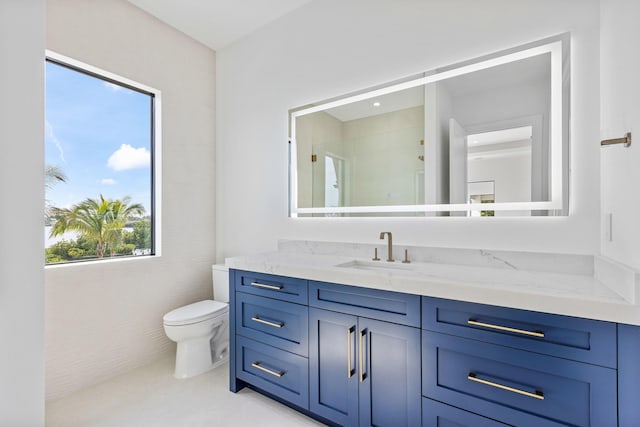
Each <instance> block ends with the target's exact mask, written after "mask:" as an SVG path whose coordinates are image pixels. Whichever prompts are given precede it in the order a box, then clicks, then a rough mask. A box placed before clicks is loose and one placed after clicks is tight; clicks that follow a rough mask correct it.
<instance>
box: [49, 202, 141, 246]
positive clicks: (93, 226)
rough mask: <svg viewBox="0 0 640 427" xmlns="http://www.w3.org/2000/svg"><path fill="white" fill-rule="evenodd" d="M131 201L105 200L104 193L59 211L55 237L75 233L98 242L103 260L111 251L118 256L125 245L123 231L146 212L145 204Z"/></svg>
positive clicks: (54, 229) (56, 210)
mask: <svg viewBox="0 0 640 427" xmlns="http://www.w3.org/2000/svg"><path fill="white" fill-rule="evenodd" d="M130 201H131V198H130V197H124V198H123V199H121V200H120V199H116V200H111V199H105V198H104V197H103V196H102V194H101V195H100V198H99V199H91V198H87V199H85V200H83V201H82V202H80V203H77V204H75V205H73V206H72V207H70V208H69V209H62V208H55V209H53V217H54V219H55V222H54V223H53V225H52V227H51V237H55V236H59V235H61V234H64V233H66V232H67V231H69V230H74V231H77V232H79V233H80V234H81V235H82V236H84V237H87V238H89V239H92V240H94V241H95V242H96V247H95V251H96V256H97V257H98V258H103V257H104V256H105V254H106V252H107V250H109V254H110V255H111V256H114V255H116V248H117V247H118V246H120V245H121V244H122V239H123V237H124V236H123V231H122V229H123V228H124V226H125V225H126V223H127V221H128V220H129V218H130V217H132V216H134V215H142V214H143V213H144V207H143V206H142V205H141V204H139V203H135V204H130Z"/></svg>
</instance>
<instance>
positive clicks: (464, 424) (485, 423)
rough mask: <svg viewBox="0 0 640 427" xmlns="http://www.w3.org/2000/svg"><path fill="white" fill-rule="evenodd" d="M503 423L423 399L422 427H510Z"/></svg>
mask: <svg viewBox="0 0 640 427" xmlns="http://www.w3.org/2000/svg"><path fill="white" fill-rule="evenodd" d="M508 426H511V424H505V423H501V422H499V421H496V420H492V419H490V418H487V417H483V416H480V415H477V414H474V413H471V412H468V411H463V410H462V409H459V408H456V407H455V406H450V405H445V404H444V403H441V402H438V401H436V400H432V399H427V398H426V397H423V398H422V427H508Z"/></svg>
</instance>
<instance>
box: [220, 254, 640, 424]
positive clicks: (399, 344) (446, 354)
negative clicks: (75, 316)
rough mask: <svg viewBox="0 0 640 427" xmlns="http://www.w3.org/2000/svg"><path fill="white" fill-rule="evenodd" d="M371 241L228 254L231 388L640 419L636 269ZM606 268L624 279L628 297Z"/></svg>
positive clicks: (328, 412) (417, 418) (358, 406)
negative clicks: (383, 257)
mask: <svg viewBox="0 0 640 427" xmlns="http://www.w3.org/2000/svg"><path fill="white" fill-rule="evenodd" d="M370 249H371V248H370V247H368V245H340V244H329V243H327V244H321V243H314V244H309V243H308V242H307V243H305V242H284V243H282V244H281V248H280V250H279V251H278V252H274V253H270V254H263V255H255V256H248V257H237V258H231V259H228V260H227V266H229V267H230V273H229V274H230V310H231V315H230V322H231V325H230V334H231V337H230V339H231V343H230V345H231V349H232V350H231V351H232V353H231V366H230V379H231V382H230V387H231V391H233V392H236V391H238V390H240V389H241V388H243V387H245V386H248V387H251V388H253V389H255V390H258V391H260V392H262V393H264V394H266V395H269V396H271V397H273V398H275V399H278V400H280V401H281V402H284V403H285V404H287V405H289V406H291V407H294V408H296V409H298V410H299V411H301V412H304V413H305V414H307V415H310V416H313V417H315V418H317V419H319V420H321V421H323V422H325V423H333V424H337V425H347V426H356V425H365V426H370V425H381V426H383V425H391V426H401V425H407V426H419V425H423V426H441V425H465V426H503V425H517V426H618V425H619V426H633V425H637V422H638V419H640V411H639V410H638V409H637V407H636V404H635V403H634V402H635V401H636V400H637V396H638V395H639V393H640V386H639V385H638V384H639V382H640V363H638V362H637V360H638V359H637V354H638V351H640V327H638V326H634V325H638V324H640V317H639V316H638V307H637V305H636V304H635V299H633V296H634V295H635V293H634V291H635V288H634V287H635V286H636V285H637V282H638V280H637V273H636V272H633V271H625V270H624V268H623V267H620V266H614V267H615V268H618V270H615V268H614V267H612V266H611V265H608V266H605V265H600V264H599V263H600V262H602V260H598V261H595V260H594V258H593V257H586V256H573V255H558V254H522V253H506V252H505V253H497V252H491V253H490V252H486V251H472V250H453V249H433V248H415V247H414V248H408V252H409V254H414V261H413V262H412V263H407V264H403V263H401V262H399V261H396V262H395V263H386V262H385V261H369V260H370V258H371V257H369V258H368V259H367V258H366V257H365V256H364V253H368V252H369V251H370ZM372 252H373V251H371V253H372ZM549 257H553V258H555V261H556V262H554V263H549V260H550V258H549ZM416 258H417V259H418V260H415V259H416ZM454 260H455V261H456V262H455V263H454V262H452V261H454ZM558 261H559V262H558ZM590 264H591V265H590ZM594 265H595V269H594ZM545 266H546V267H545ZM596 277H598V279H596ZM609 281H612V282H615V281H618V282H620V281H621V282H625V281H626V282H628V283H623V284H622V285H625V286H628V287H629V289H627V291H628V292H627V294H626V295H627V296H626V298H625V297H624V296H621V295H620V293H619V292H613V291H612V287H613V288H616V287H617V290H618V291H619V290H620V289H624V286H622V285H620V283H609ZM631 288H634V289H631ZM623 293H624V292H623ZM490 302H492V303H490ZM545 307H547V308H546V309H545ZM447 423H449V424H447Z"/></svg>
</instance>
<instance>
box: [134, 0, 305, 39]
mask: <svg viewBox="0 0 640 427" xmlns="http://www.w3.org/2000/svg"><path fill="white" fill-rule="evenodd" d="M310 1H311V0H268V1H267V0H129V2H130V3H132V4H134V5H136V6H138V7H139V8H140V9H143V10H145V11H147V12H148V13H150V14H151V15H154V16H155V17H156V18H158V19H160V20H161V21H164V22H166V23H167V24H169V25H171V26H172V27H175V28H177V29H178V30H180V31H182V32H183V33H185V34H186V35H188V36H190V37H191V38H194V39H195V40H198V41H199V42H200V43H203V44H205V45H206V46H209V47H210V48H212V49H213V50H220V49H222V48H224V47H225V46H227V45H229V44H231V43H233V42H234V41H236V40H239V39H241V38H242V37H244V36H246V35H248V34H250V33H252V32H254V31H256V30H257V29H258V28H260V27H262V26H264V25H266V24H268V23H269V22H271V21H274V20H276V19H278V18H279V17H281V16H283V15H286V14H287V13H289V12H291V11H292V10H294V9H297V8H298V7H300V6H302V5H304V4H306V3H309V2H310Z"/></svg>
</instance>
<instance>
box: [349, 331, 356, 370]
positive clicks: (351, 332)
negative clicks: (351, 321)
mask: <svg viewBox="0 0 640 427" xmlns="http://www.w3.org/2000/svg"><path fill="white" fill-rule="evenodd" d="M354 332H355V326H352V327H350V328H349V329H347V378H351V377H352V376H353V373H354V372H353V371H354V370H353V369H352V368H351V334H353V333H354Z"/></svg>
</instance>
